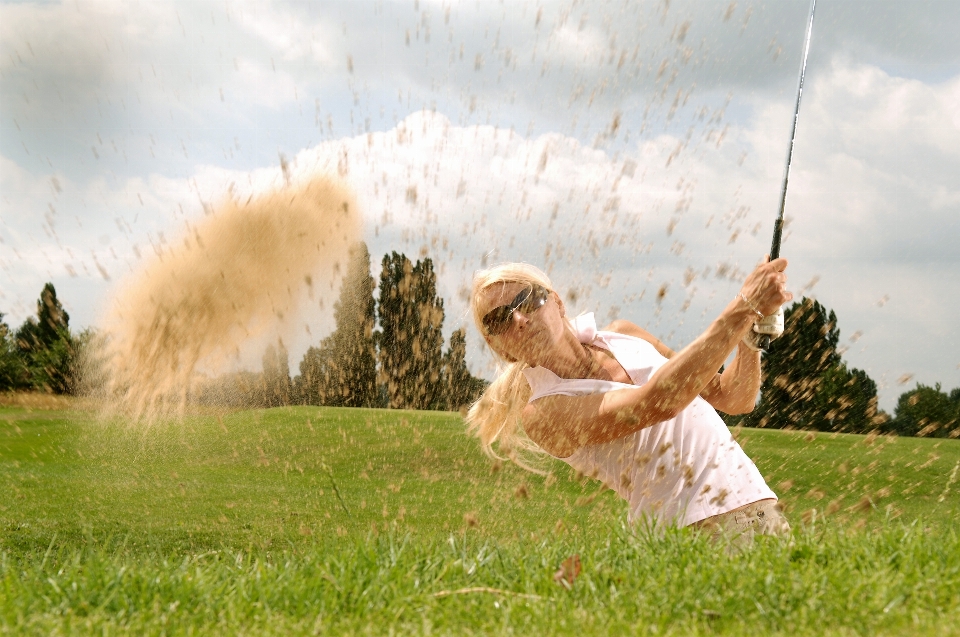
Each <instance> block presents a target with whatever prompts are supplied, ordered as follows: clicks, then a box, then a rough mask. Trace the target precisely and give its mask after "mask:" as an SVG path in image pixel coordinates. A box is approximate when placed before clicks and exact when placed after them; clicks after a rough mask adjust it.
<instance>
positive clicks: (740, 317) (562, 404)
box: [523, 259, 793, 458]
mask: <svg viewBox="0 0 960 637" xmlns="http://www.w3.org/2000/svg"><path fill="white" fill-rule="evenodd" d="M786 266H787V261H786V260H785V259H776V260H774V261H772V262H765V263H762V264H761V265H760V266H758V267H757V269H756V270H754V271H753V272H752V273H751V274H750V275H749V276H748V277H747V280H746V281H745V282H744V286H743V289H742V293H743V296H745V297H746V298H748V299H750V300H751V303H752V305H753V307H755V308H757V309H759V311H760V312H762V313H763V314H768V313H770V314H772V313H773V312H775V311H776V310H777V308H779V307H780V306H781V305H783V304H784V303H786V302H788V301H789V300H790V299H791V298H793V295H792V294H790V293H789V292H787V291H786V290H785V289H784V282H785V280H786V279H785V276H784V275H783V270H784V269H785V268H786ZM756 319H757V315H756V313H755V312H754V310H753V308H751V306H750V304H748V303H746V302H745V301H744V300H743V299H742V298H741V297H740V296H737V298H736V299H734V300H733V301H731V302H730V304H729V305H727V307H726V308H724V310H723V312H721V313H720V316H718V317H717V318H716V320H714V321H713V322H712V323H711V324H710V326H709V327H708V328H707V330H706V331H705V332H704V333H703V334H701V335H700V336H699V337H697V338H696V340H694V341H693V342H692V343H690V344H689V345H688V346H687V347H685V348H683V349H682V350H680V351H679V352H677V353H676V354H674V355H673V356H672V357H671V358H670V359H669V360H668V361H667V362H666V363H664V364H663V366H662V367H661V368H660V369H658V370H657V372H656V373H655V374H654V375H653V376H652V377H651V378H650V380H649V381H648V382H647V383H646V384H644V385H642V386H640V387H635V388H629V389H618V390H614V391H610V392H606V393H603V394H590V395H586V396H546V397H544V398H541V399H539V400H536V401H534V402H532V403H529V404H528V405H527V406H526V407H525V408H524V410H523V428H524V431H525V432H526V433H527V435H528V436H529V437H530V439H531V440H533V441H534V442H535V443H537V444H538V445H540V447H541V448H543V449H545V450H546V451H547V452H549V453H550V454H552V455H554V456H556V457H559V458H565V457H567V456H569V455H570V454H572V453H573V452H574V451H576V450H577V449H579V448H580V447H583V446H585V445H589V444H598V443H602V442H609V441H610V440H615V439H617V438H622V437H623V436H626V435H629V434H631V433H633V432H635V431H638V430H640V429H643V428H645V427H650V426H652V425H655V424H657V423H659V422H663V421H665V420H670V419H671V418H674V417H675V416H676V415H677V414H679V413H680V412H681V411H682V410H683V409H684V408H685V407H687V405H689V404H690V403H691V402H692V401H693V399H694V398H696V397H697V395H699V394H700V392H701V391H703V389H704V387H706V385H707V384H708V383H709V382H710V381H711V380H712V379H713V378H714V377H715V375H716V373H717V370H718V369H720V367H721V366H722V365H723V362H724V360H725V359H726V358H727V356H728V355H729V354H730V352H732V351H733V349H734V348H735V347H736V346H737V344H738V343H739V342H740V340H741V339H742V338H743V336H744V335H745V334H746V333H747V331H748V330H750V329H751V328H752V326H753V323H754V321H756Z"/></svg>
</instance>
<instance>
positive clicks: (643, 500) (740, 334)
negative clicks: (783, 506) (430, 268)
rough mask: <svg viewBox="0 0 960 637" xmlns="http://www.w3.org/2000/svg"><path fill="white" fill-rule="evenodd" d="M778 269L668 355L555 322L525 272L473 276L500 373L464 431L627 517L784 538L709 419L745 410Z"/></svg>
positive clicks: (624, 324)
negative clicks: (604, 491)
mask: <svg viewBox="0 0 960 637" xmlns="http://www.w3.org/2000/svg"><path fill="white" fill-rule="evenodd" d="M786 267H787V261H786V260H785V259H775V260H773V261H768V260H765V261H764V262H763V263H761V264H760V265H759V266H758V267H757V268H756V269H755V270H754V271H753V272H752V273H751V274H750V275H749V276H748V277H747V278H746V280H745V282H744V284H743V287H742V289H741V291H740V294H738V295H737V297H736V298H735V299H734V300H733V301H731V302H730V303H729V304H728V305H727V307H726V308H725V309H724V310H723V312H721V313H720V315H719V316H718V317H717V318H716V320H714V321H713V323H711V324H710V326H709V327H708V328H707V330H706V331H705V332H704V333H703V334H701V335H700V336H699V337H698V338H697V339H696V340H694V341H693V342H692V343H691V344H690V345H688V346H687V347H685V348H684V349H682V350H681V351H679V352H673V351H672V350H670V348H668V347H667V346H666V345H664V344H663V343H661V342H660V341H659V340H657V339H656V338H654V337H653V336H652V335H651V334H650V333H648V332H647V331H646V330H644V329H642V328H641V327H638V326H637V325H634V324H633V323H630V322H629V321H624V320H617V321H614V322H613V323H611V324H610V325H609V326H608V327H607V328H606V329H604V330H601V331H598V330H597V326H596V323H595V321H594V319H593V314H584V315H581V316H578V317H576V318H575V319H573V320H568V317H567V315H566V309H565V307H564V304H563V301H562V299H561V298H560V296H559V295H558V294H557V293H556V292H555V291H553V289H552V286H551V283H550V281H549V279H548V278H547V276H546V275H545V274H544V273H543V272H541V271H540V270H538V269H537V268H535V267H533V266H530V265H527V264H520V263H514V264H505V265H500V266H497V267H494V268H491V269H489V270H484V271H482V272H479V273H477V274H476V275H475V277H474V281H473V294H472V299H471V309H472V311H473V316H474V320H475V321H476V324H477V327H478V329H479V330H480V333H481V334H482V335H483V338H484V340H485V341H486V342H487V344H488V345H489V346H490V348H491V349H492V350H493V351H494V352H495V353H496V354H497V355H498V356H499V357H500V358H502V359H503V361H505V362H506V363H507V365H506V367H505V369H504V371H503V373H502V374H501V375H500V376H499V377H498V378H497V379H496V380H495V381H494V382H493V383H492V384H491V385H490V387H489V388H488V389H487V391H486V392H485V393H484V395H483V396H482V397H481V398H480V399H479V400H478V401H477V402H476V403H475V404H474V405H473V406H472V407H471V409H470V412H469V414H468V416H467V420H468V422H469V424H470V428H471V430H472V431H474V432H475V433H476V434H477V435H478V436H479V437H480V440H481V443H482V444H483V447H484V449H485V451H487V452H488V453H490V454H493V453H494V452H493V444H494V443H496V444H497V445H498V447H499V449H500V451H501V452H505V453H506V454H507V455H508V456H510V457H511V458H512V459H514V460H515V461H518V462H521V464H522V461H521V460H520V458H519V456H518V454H517V452H518V450H523V449H528V450H529V449H537V450H542V451H545V452H547V453H549V454H550V455H552V456H554V457H556V458H560V459H561V460H563V461H564V462H566V463H567V464H569V465H571V466H572V467H573V468H575V469H576V470H578V471H580V472H581V473H583V474H585V475H588V476H591V477H595V478H597V479H599V480H601V481H602V482H603V483H604V484H606V485H607V486H608V487H610V488H611V489H614V490H615V491H617V493H618V494H620V496H622V497H623V498H624V499H625V500H627V502H628V503H629V505H630V511H629V515H630V519H631V520H637V519H639V518H643V517H646V518H650V519H652V520H653V521H654V522H656V523H657V524H660V525H666V524H672V525H677V526H689V525H697V526H699V527H702V528H705V529H707V530H708V531H709V532H711V533H714V534H717V535H719V534H720V533H727V532H730V533H733V534H742V535H746V536H748V537H752V536H753V535H755V534H780V533H784V532H787V531H789V528H790V527H789V525H788V524H787V522H786V519H785V518H784V517H783V515H782V514H781V512H780V507H779V506H777V499H776V495H775V494H774V493H773V491H771V490H770V488H769V487H768V486H767V485H766V483H765V482H764V480H763V478H762V477H761V475H760V473H759V471H758V470H757V468H756V466H754V464H753V462H751V461H750V459H749V458H748V457H747V456H746V454H744V452H743V450H742V449H741V448H740V446H739V445H738V444H737V443H736V441H735V440H733V437H732V436H731V435H730V432H729V431H728V430H727V428H726V427H725V426H724V423H723V421H722V420H721V419H720V416H719V415H718V414H717V410H720V411H723V412H725V413H728V414H742V413H747V412H750V411H751V410H752V409H753V407H754V402H755V399H756V396H757V392H758V391H759V388H760V351H759V348H758V347H757V339H758V334H757V333H756V332H755V331H754V330H753V326H754V324H755V323H756V322H757V321H758V320H759V319H762V318H763V317H764V316H767V315H770V314H774V313H777V312H780V311H781V309H780V308H781V306H782V305H783V304H784V303H786V302H788V301H789V300H790V299H791V298H793V295H792V294H790V293H789V292H787V291H786V289H785V287H784V286H785V284H786V275H785V274H784V270H785V269H786ZM734 349H736V352H737V353H736V356H735V358H734V359H733V362H732V363H731V364H730V365H729V366H728V367H726V368H725V369H724V371H723V372H722V373H718V372H717V370H718V369H720V367H721V366H722V365H723V363H724V361H725V360H726V359H727V357H728V356H729V354H730V353H731V352H733V351H734ZM521 428H522V429H521Z"/></svg>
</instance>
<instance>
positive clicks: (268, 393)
mask: <svg viewBox="0 0 960 637" xmlns="http://www.w3.org/2000/svg"><path fill="white" fill-rule="evenodd" d="M290 389H291V384H290V362H289V354H287V348H286V347H285V346H284V344H283V341H278V343H277V345H276V346H274V345H272V344H271V345H268V346H267V349H266V351H265V352H264V354H263V391H264V405H265V406H266V407H281V406H283V405H289V404H290Z"/></svg>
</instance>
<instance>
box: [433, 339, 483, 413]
mask: <svg viewBox="0 0 960 637" xmlns="http://www.w3.org/2000/svg"><path fill="white" fill-rule="evenodd" d="M443 380H444V389H445V392H446V408H447V409H448V410H450V411H457V410H459V409H462V408H464V407H467V406H469V405H470V404H471V403H473V401H475V400H476V399H477V398H479V397H480V394H481V393H482V392H483V390H484V389H485V388H486V386H487V382H486V381H484V380H483V379H481V378H476V377H475V376H473V374H471V373H470V370H469V369H468V368H467V336H466V330H464V329H463V328H462V327H461V328H460V329H458V330H456V331H454V332H453V334H451V335H450V347H449V348H448V349H447V353H446V354H444V356H443Z"/></svg>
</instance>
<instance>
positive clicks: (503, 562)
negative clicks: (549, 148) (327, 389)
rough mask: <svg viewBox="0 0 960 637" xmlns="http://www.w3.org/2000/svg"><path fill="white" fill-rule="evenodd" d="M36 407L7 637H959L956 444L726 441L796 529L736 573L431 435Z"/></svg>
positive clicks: (358, 424)
mask: <svg viewBox="0 0 960 637" xmlns="http://www.w3.org/2000/svg"><path fill="white" fill-rule="evenodd" d="M51 407H55V408H54V409H39V408H37V406H25V405H17V406H9V407H0V489H2V492H0V493H2V494H3V495H2V496H0V632H4V633H15V634H24V633H26V634H52V633H93V632H96V633H107V632H109V633H127V634H188V633H191V632H193V633H209V632H216V633H258V634H260V633H263V634H274V633H276V634H292V633H293V634H296V633H303V634H313V633H317V634H388V633H390V632H398V633H415V634H428V633H437V634H471V633H481V634H490V633H498V634H499V633H536V634H609V633H637V634H654V633H656V634H743V633H744V632H757V631H759V632H760V633H762V634H838V635H848V634H849V635H854V634H905V635H906V634H917V633H918V632H925V633H929V634H945V635H946V634H960V628H954V627H955V626H960V537H958V534H957V532H956V528H957V522H958V521H960V484H957V483H956V482H953V483H951V475H953V476H954V478H953V480H954V481H956V480H958V477H957V470H956V467H957V465H958V463H960V443H958V442H957V441H942V442H941V441H935V440H927V439H896V438H885V437H879V438H870V437H864V436H852V435H824V434H816V435H812V436H811V435H809V434H806V433H805V432H779V431H764V430H741V431H737V432H735V434H736V435H737V436H738V437H739V439H740V442H741V444H743V445H744V447H745V449H746V450H747V452H748V454H750V455H751V457H753V458H754V459H755V460H756V462H757V465H758V467H759V468H760V470H761V472H762V473H764V475H765V476H767V478H768V481H769V482H770V483H771V485H772V486H773V487H774V489H775V490H777V491H778V493H780V494H781V496H782V498H783V499H784V501H785V502H786V503H787V506H788V515H789V516H790V518H791V521H792V522H793V523H794V525H795V526H796V527H797V529H796V532H795V534H794V536H793V538H791V540H789V541H771V542H761V543H759V544H758V545H757V546H756V547H754V548H752V549H750V550H748V551H745V552H742V553H736V552H729V551H726V550H724V548H723V547H717V546H712V545H709V544H708V543H706V541H705V540H703V539H702V538H699V537H697V536H695V535H694V534H692V533H689V532H686V531H672V532H667V533H652V532H649V531H647V530H645V529H643V528H631V527H628V526H627V525H626V523H625V520H624V518H625V511H624V506H623V505H622V503H621V502H620V501H619V500H617V499H616V497H615V496H614V495H613V494H612V493H610V492H608V491H607V492H604V491H602V490H601V489H600V488H598V485H597V484H596V483H589V482H588V483H584V482H581V481H580V480H578V479H577V477H576V476H575V475H573V474H572V473H571V472H570V471H568V470H567V469H566V468H565V466H564V465H560V464H557V465H552V468H553V473H552V475H551V476H550V477H548V478H546V479H544V478H542V477H539V476H535V475H532V474H529V473H526V472H524V471H522V470H520V469H518V468H516V467H514V466H512V465H509V464H507V465H502V466H498V465H497V464H495V463H491V462H490V461H489V460H488V459H487V458H485V457H484V456H483V455H482V454H481V453H480V452H479V450H478V446H477V443H476V442H475V441H473V440H470V439H468V438H467V437H466V436H465V435H464V434H463V425H462V422H461V420H460V418H459V416H456V415H454V414H445V413H428V412H396V411H380V410H347V409H320V408H283V409H274V410H266V411H240V412H235V413H230V414H215V413H209V414H206V415H195V416H192V417H190V418H188V419H187V420H186V421H185V422H182V423H177V424H167V425H163V426H156V427H153V428H151V429H149V430H146V431H143V430H133V429H130V428H128V427H125V426H123V425H122V424H121V423H110V422H102V421H99V420H97V419H96V418H95V417H94V416H93V415H92V413H91V412H89V411H86V410H84V409H73V410H71V409H70V408H66V409H65V408H64V405H59V404H58V405H51ZM574 554H576V555H579V556H580V558H581V560H582V564H583V571H582V573H581V574H580V576H579V577H578V578H577V579H576V580H575V581H574V582H573V584H572V585H560V584H558V583H557V581H555V579H554V574H555V572H556V571H557V569H558V568H559V567H560V565H561V563H562V562H563V561H564V560H566V559H567V558H569V557H570V556H572V555H574Z"/></svg>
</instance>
